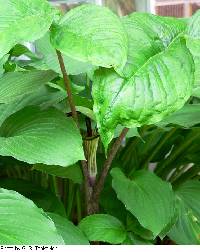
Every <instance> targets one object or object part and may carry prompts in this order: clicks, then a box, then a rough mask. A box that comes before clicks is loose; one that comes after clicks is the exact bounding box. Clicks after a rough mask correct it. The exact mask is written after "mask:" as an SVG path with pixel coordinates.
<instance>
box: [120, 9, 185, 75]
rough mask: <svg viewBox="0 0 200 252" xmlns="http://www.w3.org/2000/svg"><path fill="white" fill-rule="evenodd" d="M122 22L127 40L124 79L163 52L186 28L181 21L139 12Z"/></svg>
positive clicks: (124, 18) (123, 19)
mask: <svg viewBox="0 0 200 252" xmlns="http://www.w3.org/2000/svg"><path fill="white" fill-rule="evenodd" d="M122 22H123V24H124V27H125V29H126V32H127V34H128V39H129V49H128V59H127V63H126V65H125V68H124V70H123V73H124V75H125V76H126V78H130V77H131V76H132V75H133V74H134V73H135V72H136V71H137V70H138V69H139V68H140V67H141V66H142V65H143V64H145V62H146V61H147V60H148V59H149V58H151V57H153V56H154V55H155V54H157V53H160V52H161V51H163V50H164V49H165V48H166V47H167V46H168V45H169V44H170V43H171V42H172V40H173V39H174V38H175V37H176V36H177V35H179V34H180V33H182V32H184V31H185V29H186V27H187V26H186V23H185V22H184V20H182V19H177V18H172V17H160V16H156V15H153V14H149V13H140V12H134V13H132V14H130V15H128V16H125V17H123V18H122Z"/></svg>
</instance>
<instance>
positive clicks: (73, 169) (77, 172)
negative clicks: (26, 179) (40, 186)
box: [33, 164, 83, 184]
mask: <svg viewBox="0 0 200 252" xmlns="http://www.w3.org/2000/svg"><path fill="white" fill-rule="evenodd" d="M33 168H34V169H36V170H38V171H42V172H45V173H47V174H51V175H54V176H57V177H61V178H68V179H71V180H72V181H73V182H74V183H78V184H81V183H82V180H83V175H82V171H81V168H80V166H79V165H78V164H74V165H71V166H68V167H61V166H57V165H44V164H36V165H34V166H33Z"/></svg>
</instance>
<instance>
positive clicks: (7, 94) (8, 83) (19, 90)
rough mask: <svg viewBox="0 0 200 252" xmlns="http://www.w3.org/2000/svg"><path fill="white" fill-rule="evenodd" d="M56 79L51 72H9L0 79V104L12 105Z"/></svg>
mask: <svg viewBox="0 0 200 252" xmlns="http://www.w3.org/2000/svg"><path fill="white" fill-rule="evenodd" d="M55 77H56V74H55V73H54V72H53V71H37V70H36V71H22V72H9V73H6V74H4V75H3V76H2V77H1V78H0V103H12V102H14V101H16V100H18V99H20V98H22V97H23V96H24V95H28V94H31V93H33V92H36V91H38V89H39V88H40V87H41V86H42V85H45V84H46V83H47V82H49V81H51V80H52V79H53V78H55Z"/></svg>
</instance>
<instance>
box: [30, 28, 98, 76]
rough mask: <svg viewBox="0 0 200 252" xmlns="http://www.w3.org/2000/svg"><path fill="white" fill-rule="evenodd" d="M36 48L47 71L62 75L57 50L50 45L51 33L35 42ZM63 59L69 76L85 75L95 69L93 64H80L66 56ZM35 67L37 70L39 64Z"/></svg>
mask: <svg viewBox="0 0 200 252" xmlns="http://www.w3.org/2000/svg"><path fill="white" fill-rule="evenodd" d="M35 46H36V51H37V54H39V55H41V56H42V61H43V62H44V65H45V64H46V69H52V70H54V71H55V72H57V73H61V70H60V65H59V62H58V57H57V54H56V50H55V49H54V48H53V46H52V45H51V43H50V37H49V33H46V34H45V36H44V37H42V38H40V39H39V40H37V41H35ZM63 59H64V63H65V67H66V70H67V73H68V74H72V75H75V74H80V73H85V72H87V71H89V70H91V69H93V68H94V67H93V66H92V65H91V64H88V63H85V62H80V61H78V60H75V59H72V58H70V57H68V56H66V55H63ZM44 65H43V67H44ZM40 66H41V65H40ZM35 67H36V68H37V63H36V64H35Z"/></svg>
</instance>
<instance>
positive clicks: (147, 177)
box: [111, 168, 175, 237]
mask: <svg viewBox="0 0 200 252" xmlns="http://www.w3.org/2000/svg"><path fill="white" fill-rule="evenodd" d="M111 175H112V177H113V182H112V186H113V188H114V190H115V191H116V193H117V197H118V198H119V199H120V200H121V201H122V202H123V203H124V205H125V207H126V209H127V210H129V211H130V212H131V213H132V214H133V215H134V216H135V217H136V218H137V219H138V221H139V222H140V224H141V225H142V226H143V227H144V228H146V229H148V230H150V231H151V232H152V233H153V235H154V237H156V236H157V235H159V234H161V232H162V235H161V236H164V234H163V231H165V232H167V231H168V230H166V229H167V228H168V225H169V223H172V222H173V220H174V216H175V197H174V193H173V191H172V187H171V185H170V184H169V183H167V182H164V181H162V180H161V179H160V178H159V177H157V176H156V175H155V174H153V173H151V172H148V171H143V170H142V171H138V172H136V173H135V174H134V176H133V179H132V180H130V179H128V178H126V177H125V175H124V174H123V173H122V171H121V170H120V169H119V168H115V169H113V170H112V171H111ZM172 224H173V223H172Z"/></svg>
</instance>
